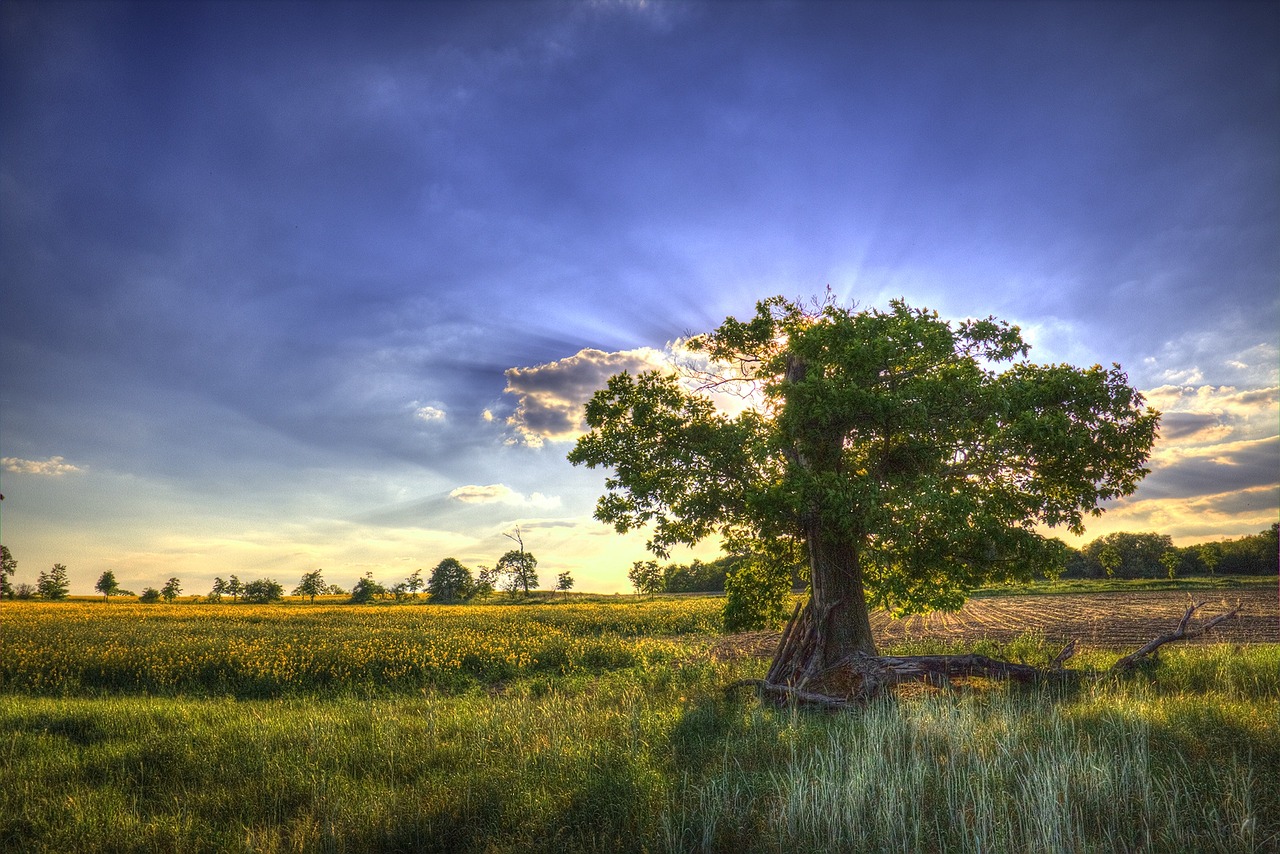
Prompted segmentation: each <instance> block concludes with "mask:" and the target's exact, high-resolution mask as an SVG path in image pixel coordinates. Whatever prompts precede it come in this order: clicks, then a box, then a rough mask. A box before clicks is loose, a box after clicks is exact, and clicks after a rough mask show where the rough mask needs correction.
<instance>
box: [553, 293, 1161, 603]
mask: <svg viewBox="0 0 1280 854" xmlns="http://www.w3.org/2000/svg"><path fill="white" fill-rule="evenodd" d="M688 346H689V348H690V349H691V350H693V351H695V352H699V353H702V354H704V355H705V357H706V358H707V360H708V363H709V364H710V365H711V366H712V367H710V368H704V369H701V370H700V371H699V372H697V374H696V376H695V377H694V379H696V380H697V387H696V388H692V389H691V388H690V387H689V383H688V382H687V381H682V379H681V378H680V377H679V376H677V375H675V374H674V373H663V372H657V371H651V372H646V373H642V374H640V375H639V376H636V377H632V376H630V375H628V374H625V373H624V374H619V375H617V376H614V377H613V378H611V379H610V381H609V383H608V385H607V386H606V387H605V388H604V389H602V390H601V391H600V392H598V393H597V394H596V395H595V397H594V398H593V399H592V400H591V402H590V403H589V404H588V406H587V410H586V420H587V424H588V426H589V427H590V428H591V430H590V432H589V433H588V434H586V435H585V436H583V437H582V438H581V439H580V440H579V441H578V443H577V445H576V446H575V447H574V449H573V450H572V452H571V453H570V454H569V459H570V461H571V462H573V463H574V464H578V465H587V466H590V467H604V468H608V469H610V470H611V474H610V475H609V476H608V478H607V480H606V490H607V491H606V493H605V495H603V496H602V497H601V498H600V500H599V502H598V504H597V510H596V516H597V518H599V519H601V520H603V521H605V522H608V523H610V524H612V525H613V526H614V527H615V528H616V529H617V530H618V531H620V532H624V531H629V530H632V529H636V528H641V527H644V526H650V525H651V526H652V531H653V536H652V538H651V540H650V542H649V547H650V549H651V550H652V551H653V552H654V553H655V554H657V555H659V556H666V555H667V553H668V550H669V549H670V547H671V546H673V545H675V544H692V543H695V542H697V541H699V540H701V539H703V538H705V537H707V536H710V535H712V534H720V535H721V536H724V537H726V538H728V539H730V540H738V541H755V542H764V543H769V542H778V541H786V540H801V541H811V540H812V539H813V538H815V537H817V536H822V537H829V538H831V539H833V540H838V541H840V542H845V543H851V544H853V545H854V546H855V547H856V549H857V551H858V553H859V556H860V563H861V566H862V567H863V572H864V574H865V577H866V582H867V589H868V594H869V596H870V599H871V601H872V602H873V603H875V604H880V605H883V606H887V607H890V608H893V609H895V610H898V611H910V610H919V609H926V608H935V607H949V606H957V605H959V604H960V602H962V601H963V598H964V596H965V594H966V593H967V591H969V590H971V589H973V588H974V587H976V586H978V585H980V584H982V583H985V582H990V581H995V580H1016V579H1020V578H1026V577H1030V575H1031V574H1032V573H1033V572H1035V571H1036V570H1038V569H1041V568H1043V567H1046V566H1050V565H1060V564H1061V561H1062V551H1061V549H1062V546H1061V543H1060V542H1058V541H1056V540H1051V539H1048V538H1046V537H1044V536H1042V535H1041V534H1040V533H1039V531H1040V529H1041V528H1042V527H1050V528H1053V527H1065V528H1067V529H1068V530H1071V531H1073V532H1077V533H1078V532H1080V531H1082V530H1083V525H1084V520H1085V518H1086V517H1087V516H1088V515H1091V514H1092V515H1096V514H1098V513H1100V512H1101V511H1100V510H1099V507H1098V505H1099V503H1100V502H1103V501H1106V500H1108V499H1113V498H1116V497H1119V496H1123V495H1127V494H1129V493H1131V492H1132V491H1133V490H1134V489H1135V488H1136V486H1137V483H1138V482H1139V480H1140V479H1141V478H1142V477H1143V476H1144V475H1145V474H1146V473H1147V470H1146V468H1145V467H1144V466H1145V463H1146V460H1147V456H1148V454H1149V452H1150V448H1151V444H1152V442H1153V441H1154V437H1155V431H1156V427H1157V424H1158V421H1159V414H1158V413H1156V412H1155V411H1153V410H1151V409H1149V408H1146V407H1145V406H1144V401H1143V399H1142V397H1141V395H1140V394H1138V392H1136V391H1135V390H1133V389H1132V388H1131V387H1130V386H1129V385H1128V381H1127V377H1126V376H1125V374H1124V373H1123V371H1121V369H1120V368H1119V366H1112V367H1111V368H1103V367H1101V366H1097V365H1095V366H1093V367H1090V368H1085V369H1080V368H1075V367H1072V366H1070V365H1038V364H1034V363H1031V362H1029V361H1027V360H1026V359H1025V357H1026V355H1027V352H1028V345H1027V344H1026V342H1025V341H1024V340H1023V339H1022V336H1021V333H1020V331H1019V329H1018V328H1017V327H1016V326H1013V325H1011V324H1008V323H1006V322H1003V321H1000V320H997V319H995V318H986V319H981V320H966V321H963V322H959V323H952V322H949V321H945V320H942V319H941V318H940V317H939V316H938V315H937V313H936V312H932V311H929V310H926V309H917V308H912V307H911V306H909V305H907V304H906V303H905V302H903V301H900V300H898V301H894V302H892V303H891V304H890V306H889V308H888V309H887V310H885V311H880V310H875V309H869V310H855V309H854V308H852V307H844V306H840V305H837V304H836V303H835V302H834V301H832V300H830V299H828V300H827V301H825V302H823V303H819V304H817V305H811V306H804V305H801V304H799V303H798V302H793V301H789V300H786V299H784V298H782V297H772V298H770V299H766V300H764V301H762V302H760V303H759V304H758V305H757V310H756V314H755V315H754V316H753V317H752V318H751V319H749V320H747V321H739V320H737V319H735V318H732V317H731V318H728V319H726V320H725V322H724V323H723V324H722V325H721V326H720V327H719V328H717V329H716V330H714V331H712V332H710V333H707V334H705V335H701V336H698V337H696V338H693V339H691V340H690V341H689V342H688ZM1002 365H1003V366H1004V367H1003V369H1000V368H1001V366H1002ZM686 379H687V378H686ZM725 389H737V390H739V391H740V392H742V393H743V396H747V395H754V398H755V399H758V400H759V401H760V403H759V405H758V406H754V407H749V408H747V409H746V410H745V411H743V412H741V413H740V414H738V415H734V416H729V415H726V414H724V413H723V412H720V411H718V410H717V409H716V406H715V404H714V403H713V402H712V399H711V397H710V393H711V392H713V391H723V390H725Z"/></svg>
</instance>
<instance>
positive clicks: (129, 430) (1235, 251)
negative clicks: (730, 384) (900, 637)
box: [0, 0, 1280, 594]
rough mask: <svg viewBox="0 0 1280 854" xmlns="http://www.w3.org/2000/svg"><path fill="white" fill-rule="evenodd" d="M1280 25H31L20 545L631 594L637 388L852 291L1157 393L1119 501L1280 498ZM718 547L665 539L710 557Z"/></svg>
mask: <svg viewBox="0 0 1280 854" xmlns="http://www.w3.org/2000/svg"><path fill="white" fill-rule="evenodd" d="M1277 44H1280V6H1276V5H1275V4H1270V3H1232V2H1206V3H1178V2H1161V3H1154V2H1139V3H1124V2H1114V3H1102V2H1097V3H1088V2H1066V3H1044V2H1035V0H1031V2H1021V3H1014V2H984V3H973V2H965V0H956V2H910V0H907V2H891V3H878V2H848V3H839V2H809V3H804V2H801V3H766V2H715V3H701V2H688V3H686V2H670V3H668V2H565V3H560V2H554V3H542V2H518V3H486V2H476V3H458V4H452V3H378V2H358V3H357V2H327V3H305V2H234V1H232V2H218V3H198V2H184V3H162V4H131V3H114V2H107V0H103V1H102V2H89V3H57V2H46V0H41V2H17V0H3V2H0V64H2V66H0V116H2V118H0V264H2V267H0V270H2V272H0V459H2V463H0V492H3V494H4V496H5V498H4V502H3V504H2V505H0V513H2V514H3V516H2V521H0V536H2V537H3V541H4V544H5V545H6V546H8V547H9V549H10V550H11V552H12V554H13V556H14V557H15V558H16V559H17V561H18V571H17V576H16V581H18V582H24V581H25V582H28V583H31V582H34V581H35V579H36V576H37V575H38V574H39V573H40V572H41V571H42V570H46V569H48V568H49V567H51V566H52V565H53V564H54V563H63V564H65V565H66V566H67V567H68V569H69V574H70V579H71V588H72V592H73V593H84V594H88V593H91V592H92V589H93V584H94V582H95V580H96V579H97V578H98V576H99V575H100V574H101V573H102V572H103V571H104V570H107V569H110V570H112V571H113V572H114V573H115V574H116V577H117V579H118V580H119V581H120V583H121V584H122V585H123V586H124V587H127V588H130V589H133V590H135V591H138V590H141V589H142V588H144V587H146V586H156V587H159V586H160V585H161V584H163V583H164V581H165V580H166V579H167V578H169V577H171V576H176V577H178V578H180V579H181V580H182V584H183V589H184V592H186V593H193V594H194V593H206V592H208V589H209V586H210V584H211V581H212V579H213V577H214V576H215V575H220V576H223V577H226V576H227V575H230V574H236V575H238V576H239V577H240V578H241V579H242V580H250V579H253V578H262V577H270V578H275V579H277V580H279V581H280V582H281V583H283V584H284V585H285V587H286V590H287V589H290V588H291V587H292V586H294V585H295V584H296V583H297V580H298V579H299V578H300V577H301V575H302V573H304V572H307V571H310V570H313V569H317V568H319V569H322V570H323V573H324V576H325V578H326V580H328V581H330V582H334V583H338V584H340V585H342V586H344V587H348V588H349V587H350V585H351V584H352V583H353V582H354V581H355V580H356V579H357V578H359V577H361V576H362V575H364V574H365V573H366V572H372V573H373V575H374V577H375V578H377V579H378V580H380V581H382V582H383V583H386V584H391V583H394V582H395V581H397V580H400V579H402V578H404V577H405V576H407V575H408V574H409V573H411V572H412V571H413V570H415V569H418V568H421V569H423V571H424V575H425V574H427V573H429V571H430V569H431V568H432V567H434V566H435V565H436V564H437V563H438V562H439V561H440V560H442V559H443V558H445V557H456V558H458V559H459V560H461V561H463V563H465V564H467V565H469V566H471V567H473V568H475V567H477V566H480V565H486V564H488V565H491V564H493V563H494V562H495V561H496V559H497V558H498V557H499V556H500V555H501V554H502V553H503V552H504V551H506V550H507V549H508V548H510V547H511V546H512V543H511V542H510V541H509V540H508V539H506V538H505V537H504V534H506V533H510V532H512V531H513V530H514V529H515V528H516V527H517V526H518V527H519V529H520V531H521V535H522V537H523V539H524V542H525V545H526V547H527V548H528V549H529V550H530V551H531V552H533V553H534V555H535V556H536V557H537V558H538V560H539V570H540V577H541V580H542V583H543V585H544V586H550V585H552V584H554V581H555V578H556V576H557V575H558V574H559V573H560V572H565V571H568V572H570V573H571V574H572V575H573V577H574V579H575V580H576V584H577V586H576V588H575V589H577V590H584V591H599V592H615V591H625V590H628V589H629V585H628V583H627V579H626V572H627V569H628V568H629V566H630V565H631V562H632V561H634V560H639V559H643V558H645V557H647V555H646V553H645V552H644V545H643V544H644V539H645V537H644V536H643V534H633V535H629V536H626V537H622V536H619V535H618V534H616V533H615V532H614V531H613V530H612V529H611V528H609V527H608V526H605V525H603V524H602V523H600V522H597V521H595V520H594V519H593V518H592V512H593V509H594V504H595V500H596V499H597V497H598V496H599V495H600V494H601V492H602V489H603V484H604V478H605V474H606V473H605V472H603V471H599V470H588V469H581V468H574V467H573V466H571V465H570V464H569V463H568V462H567V461H566V460H565V454H566V453H567V452H568V450H569V449H570V448H571V447H572V444H573V440H574V438H575V437H576V436H577V435H579V434H580V432H581V430H582V423H581V407H582V404H583V402H584V401H585V400H586V399H587V398H588V397H589V396H590V394H591V393H592V391H593V390H594V389H596V388H598V387H599V386H600V385H602V384H603V382H604V381H605V379H606V378H607V377H608V376H609V375H610V374H611V373H613V372H615V371H618V370H623V369H628V370H633V371H634V370H637V369H643V368H644V367H646V366H650V365H654V364H661V363H662V362H663V360H664V358H665V357H666V356H667V355H669V353H670V352H671V349H672V347H673V346H674V345H675V344H676V343H677V342H678V341H679V340H680V339H681V338H682V337H683V336H687V335H688V334H690V333H696V332H700V331H707V330H710V329H712V328H714V327H715V326H716V325H718V324H719V323H720V322H721V321H722V320H723V319H724V318H725V317H726V316H729V315H735V316H738V317H743V316H747V315H750V314H751V313H752V311H753V306H754V304H755V302H756V301H757V300H759V299H762V298H765V297H767V296H770V295H773V294H783V295H785V296H789V297H806V296H811V295H820V294H823V293H825V291H826V288H827V287H828V286H830V288H831V289H832V292H833V293H834V294H835V295H836V296H837V297H838V298H839V299H841V300H845V301H856V303H857V304H858V305H860V306H863V307H869V308H885V307H887V305H888V302H889V300H890V299H893V298H896V297H902V298H905V299H906V300H907V301H908V302H910V303H911V304H913V305H917V306H924V307H928V308H931V309H934V310H937V311H938V312H940V313H941V314H942V315H943V316H944V317H948V318H954V319H961V318H966V317H986V316H988V315H995V316H997V317H999V318H1002V319H1004V320H1007V321H1010V322H1012V323H1016V324H1018V325H1019V326H1020V327H1021V328H1022V330H1023V332H1024V334H1025V336H1026V337H1027V339H1028V340H1029V341H1030V342H1031V344H1032V350H1031V354H1030V358H1031V359H1032V360H1033V361H1037V362H1069V363H1072V364H1076V365H1081V366H1088V365H1092V364H1095V363H1099V364H1103V365H1109V364H1111V363H1112V362H1118V363H1120V364H1121V365H1122V366H1123V368H1124V369H1125V370H1126V371H1127V372H1128V375H1129V378H1130V382H1131V383H1132V384H1133V385H1134V386H1135V387H1137V388H1139V389H1141V390H1143V392H1144V393H1145V394H1146V396H1147V399H1148V401H1149V402H1150V403H1151V404H1152V405H1154V406H1156V407H1157V408H1159V409H1160V410H1161V411H1162V412H1164V413H1165V415H1164V420H1163V427H1162V433H1161V437H1160V439H1159V440H1158V442H1157V444H1156V447H1155V449H1154V451H1153V454H1152V460H1151V464H1150V468H1151V469H1152V473H1151V474H1150V475H1149V476H1148V477H1147V478H1146V480H1145V481H1144V482H1143V484H1142V486H1141V487H1140V489H1139V490H1138V492H1137V493H1135V494H1134V495H1133V496H1130V497H1129V498H1127V499H1124V500H1121V501H1119V502H1117V503H1115V504H1114V506H1111V507H1110V508H1109V510H1108V512H1107V513H1106V514H1105V515H1104V516H1103V517H1102V518H1100V519H1097V520H1093V521H1092V522H1091V523H1090V525H1089V530H1088V532H1087V533H1086V535H1085V537H1084V539H1083V540H1077V539H1075V538H1072V537H1070V536H1066V537H1064V538H1065V539H1067V540H1068V541H1069V542H1073V543H1076V544H1079V543H1082V542H1085V541H1088V540H1089V539H1092V538H1094V537H1097V536H1101V535H1102V534H1105V533H1109V532H1112V531H1117V530H1127V531H1155V532H1158V533H1164V534H1169V535H1170V536H1172V537H1173V539H1174V542H1175V543H1178V544H1181V545H1185V544H1190V543H1195V542H1201V541H1205V540H1209V539H1220V538H1225V537H1238V536H1242V535H1246V534H1251V533H1256V532H1258V531H1260V530H1262V529H1263V528H1266V527H1267V526H1269V525H1270V524H1271V523H1273V522H1275V521H1276V520H1277V516H1278V515H1280V437H1278V435H1277V434H1278V433H1280V414H1278V413H1280V404H1278V402H1277V385H1278V374H1280V355H1278V348H1280V311H1278V309H1280V287H1278V285H1280V50H1278V49H1277V47H1276V45H1277ZM716 553H717V550H716V548H715V546H714V544H707V545H706V546H704V547H700V549H699V550H697V551H691V552H687V553H686V552H677V553H675V554H674V555H673V558H674V559H678V560H687V559H689V558H690V557H692V556H701V557H704V558H705V557H713V556H715V555H716Z"/></svg>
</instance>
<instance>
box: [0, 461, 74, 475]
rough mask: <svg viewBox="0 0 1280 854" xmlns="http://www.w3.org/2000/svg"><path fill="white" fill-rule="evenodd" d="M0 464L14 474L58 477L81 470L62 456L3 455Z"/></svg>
mask: <svg viewBox="0 0 1280 854" xmlns="http://www.w3.org/2000/svg"><path fill="white" fill-rule="evenodd" d="M0 464H2V465H3V466H4V470H5V471H10V472H13V473H14V474H34V475H42V476H45V477H60V476H61V475H64V474H72V473H75V472H79V471H83V469H81V468H80V467H79V466H74V465H72V464H71V463H68V462H66V461H65V460H64V459H63V458H62V457H49V459H47V460H23V459H19V458H18V457H4V458H3V459H0Z"/></svg>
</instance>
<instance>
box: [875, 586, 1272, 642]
mask: <svg viewBox="0 0 1280 854" xmlns="http://www.w3.org/2000/svg"><path fill="white" fill-rule="evenodd" d="M1197 596H1198V598H1197V599H1195V600H1194V601H1196V602H1201V601H1203V602H1205V606H1204V608H1203V609H1202V610H1201V611H1200V612H1198V614H1197V620H1198V619H1199V617H1200V615H1203V616H1204V617H1205V618H1206V619H1207V618H1209V617H1212V616H1214V615H1216V614H1220V613H1222V612H1223V611H1225V610H1229V609H1230V608H1232V607H1234V605H1235V604H1236V602H1237V601H1238V602H1239V603H1240V606H1241V607H1240V616H1239V617H1238V618H1237V619H1235V620H1228V621H1227V622H1226V623H1224V624H1222V625H1221V626H1219V627H1218V628H1217V629H1215V630H1214V631H1212V632H1210V633H1209V634H1207V635H1204V636H1202V637H1200V638H1196V639H1193V640H1191V641H1188V643H1223V642H1226V643H1280V604H1278V603H1277V593H1276V590H1275V588H1272V587H1248V588H1243V589H1240V590H1232V591H1222V592H1216V593H1214V594H1209V593H1198V594H1197ZM1191 603H1192V599H1191V596H1190V595H1188V594H1187V593H1186V592H1185V591H1135V592H1123V593H1084V594H1076V593H1061V594H1052V595H1039V596H1000V597H995V598H991V599H971V600H969V602H967V603H966V604H965V606H964V608H962V609H961V610H959V611H957V612H955V613H946V612H936V613H933V614H925V615H922V616H921V615H917V616H911V617H905V618H902V619H893V618H892V617H890V616H889V615H888V614H886V613H884V612H875V613H873V614H872V615H871V626H872V629H873V630H874V631H875V633H876V637H877V639H878V641H879V642H881V643H892V642H894V641H898V640H905V639H915V638H939V639H946V640H971V639H975V638H992V639H996V640H1008V639H1011V638H1015V637H1017V636H1019V635H1023V634H1026V633H1028V632H1039V633H1041V634H1043V635H1044V636H1045V637H1046V638H1049V639H1051V640H1061V641H1066V640H1069V639H1071V638H1075V639H1076V640H1077V642H1078V643H1079V644H1081V645H1082V646H1088V647H1095V648H1103V649H1132V648H1135V647H1138V646H1141V645H1142V644H1144V643H1146V642H1147V641H1149V640H1151V639H1152V638H1154V637H1157V636H1158V635H1162V634H1164V633H1165V632H1169V631H1172V630H1173V629H1174V628H1176V627H1177V625H1178V620H1180V619H1181V618H1182V615H1183V614H1184V613H1186V610H1187V607H1188V606H1189V605H1190V604H1191Z"/></svg>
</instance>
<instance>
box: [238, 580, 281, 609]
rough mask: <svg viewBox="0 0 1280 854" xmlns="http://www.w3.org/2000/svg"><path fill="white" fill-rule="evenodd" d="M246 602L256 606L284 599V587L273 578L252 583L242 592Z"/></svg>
mask: <svg viewBox="0 0 1280 854" xmlns="http://www.w3.org/2000/svg"><path fill="white" fill-rule="evenodd" d="M242 595H243V597H244V601H246V602H249V603H252V604H254V605H268V604H270V603H272V602H279V601H280V600H282V599H283V598H284V586H283V585H281V584H280V582H278V581H276V580H275V579H273V578H259V579H257V580H256V581H250V582H249V583H248V584H246V585H245V586H244V589H243V591H242Z"/></svg>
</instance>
